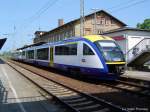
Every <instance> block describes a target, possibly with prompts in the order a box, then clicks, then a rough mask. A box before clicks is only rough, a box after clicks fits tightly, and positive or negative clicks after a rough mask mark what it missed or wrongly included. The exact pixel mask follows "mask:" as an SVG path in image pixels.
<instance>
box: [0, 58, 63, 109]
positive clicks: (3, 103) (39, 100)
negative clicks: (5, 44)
mask: <svg viewBox="0 0 150 112" xmlns="http://www.w3.org/2000/svg"><path fill="white" fill-rule="evenodd" d="M50 99H51V96H50V97H49V98H48V99H47V97H45V94H44V93H43V92H42V91H41V90H40V89H39V88H37V87H36V86H35V85H34V84H33V83H31V82H30V81H29V80H27V79H26V78H24V77H23V76H22V75H21V74H19V73H18V72H16V71H15V70H14V69H13V68H11V67H10V66H9V65H7V64H6V63H5V62H4V61H2V60H1V59H0V112H54V111H55V112H59V111H60V110H59V109H60V108H59V107H58V105H56V104H55V102H54V101H51V100H50Z"/></svg>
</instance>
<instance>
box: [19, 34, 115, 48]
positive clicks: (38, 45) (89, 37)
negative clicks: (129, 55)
mask: <svg viewBox="0 0 150 112" xmlns="http://www.w3.org/2000/svg"><path fill="white" fill-rule="evenodd" d="M83 39H87V40H89V41H91V42H95V41H98V40H112V41H113V39H112V38H110V37H108V36H103V35H87V36H83V37H71V38H67V39H65V40H62V41H58V42H51V43H45V42H41V43H36V44H31V45H28V46H25V47H22V48H19V49H17V50H26V49H30V50H32V49H34V48H35V47H36V48H45V47H47V46H49V45H58V44H64V43H70V42H74V41H79V40H83ZM41 45H42V46H41Z"/></svg>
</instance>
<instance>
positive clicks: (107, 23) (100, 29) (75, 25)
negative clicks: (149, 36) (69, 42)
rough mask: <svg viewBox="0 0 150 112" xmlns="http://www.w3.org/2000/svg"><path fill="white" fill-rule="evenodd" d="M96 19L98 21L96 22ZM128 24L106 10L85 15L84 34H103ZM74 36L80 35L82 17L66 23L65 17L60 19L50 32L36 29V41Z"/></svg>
mask: <svg viewBox="0 0 150 112" xmlns="http://www.w3.org/2000/svg"><path fill="white" fill-rule="evenodd" d="M95 20H96V22H95ZM124 26H126V24H125V23H123V22H122V21H120V20H118V19H117V18H115V17H114V16H112V15H110V14H109V13H107V12H106V11H104V10H100V11H98V12H96V19H95V13H92V14H89V15H86V16H85V23H84V35H91V34H101V33H104V32H106V31H109V30H113V29H118V28H122V27H124ZM72 36H80V18H79V19H76V20H73V21H71V22H68V23H66V24H64V21H63V19H59V20H58V27H57V28H55V29H53V30H50V31H48V32H43V31H36V32H35V38H34V43H39V42H55V41H60V40H63V39H66V38H70V37H72Z"/></svg>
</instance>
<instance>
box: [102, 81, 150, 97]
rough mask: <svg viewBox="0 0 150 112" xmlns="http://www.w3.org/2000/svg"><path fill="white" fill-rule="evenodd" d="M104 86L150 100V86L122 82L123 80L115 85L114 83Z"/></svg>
mask: <svg viewBox="0 0 150 112" xmlns="http://www.w3.org/2000/svg"><path fill="white" fill-rule="evenodd" d="M102 84H103V85H106V86H109V87H112V88H116V89H120V90H123V91H126V92H129V93H132V94H135V95H138V96H140V97H147V98H150V87H148V86H144V85H140V84H137V83H133V82H129V81H122V80H116V81H115V83H114V82H113V83H102Z"/></svg>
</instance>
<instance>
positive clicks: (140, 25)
mask: <svg viewBox="0 0 150 112" xmlns="http://www.w3.org/2000/svg"><path fill="white" fill-rule="evenodd" d="M137 28H140V29H147V30H150V19H145V20H144V22H143V23H138V24H137Z"/></svg>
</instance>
